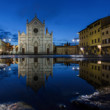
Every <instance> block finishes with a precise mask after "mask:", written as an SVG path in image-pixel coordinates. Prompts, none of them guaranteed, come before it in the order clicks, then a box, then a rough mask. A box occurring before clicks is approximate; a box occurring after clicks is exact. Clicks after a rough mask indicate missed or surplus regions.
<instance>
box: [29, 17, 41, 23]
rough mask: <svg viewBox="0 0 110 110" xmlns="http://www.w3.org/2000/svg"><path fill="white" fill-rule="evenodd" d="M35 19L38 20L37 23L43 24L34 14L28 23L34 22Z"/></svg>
mask: <svg viewBox="0 0 110 110" xmlns="http://www.w3.org/2000/svg"><path fill="white" fill-rule="evenodd" d="M35 21H36V22H39V24H41V25H43V23H42V22H41V21H40V20H39V19H38V18H37V17H36V16H35V17H34V18H33V19H32V20H31V21H30V22H29V23H28V24H29V25H30V24H33V23H35Z"/></svg>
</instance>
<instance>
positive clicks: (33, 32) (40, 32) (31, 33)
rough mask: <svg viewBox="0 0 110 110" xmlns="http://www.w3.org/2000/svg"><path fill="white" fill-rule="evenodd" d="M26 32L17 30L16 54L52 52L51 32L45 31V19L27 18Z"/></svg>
mask: <svg viewBox="0 0 110 110" xmlns="http://www.w3.org/2000/svg"><path fill="white" fill-rule="evenodd" d="M26 32H27V33H26V34H25V33H24V32H23V33H20V32H18V54H53V32H51V33H49V32H48V29H46V31H45V21H43V23H42V22H41V21H40V20H39V19H38V18H37V17H36V16H35V17H34V19H33V20H32V21H31V22H28V20H27V24H26Z"/></svg>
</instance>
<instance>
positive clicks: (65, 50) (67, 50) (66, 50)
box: [54, 44, 79, 55]
mask: <svg viewBox="0 0 110 110" xmlns="http://www.w3.org/2000/svg"><path fill="white" fill-rule="evenodd" d="M54 54H57V55H76V54H77V55H78V54H79V46H78V45H76V46H71V45H68V44H65V45H64V46H54Z"/></svg>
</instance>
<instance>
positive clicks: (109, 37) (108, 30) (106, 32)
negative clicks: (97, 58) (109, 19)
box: [102, 24, 110, 55]
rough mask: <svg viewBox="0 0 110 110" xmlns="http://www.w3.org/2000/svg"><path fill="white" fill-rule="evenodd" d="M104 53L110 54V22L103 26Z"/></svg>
mask: <svg viewBox="0 0 110 110" xmlns="http://www.w3.org/2000/svg"><path fill="white" fill-rule="evenodd" d="M102 54H103V55H110V24H108V25H106V26H103V27H102Z"/></svg>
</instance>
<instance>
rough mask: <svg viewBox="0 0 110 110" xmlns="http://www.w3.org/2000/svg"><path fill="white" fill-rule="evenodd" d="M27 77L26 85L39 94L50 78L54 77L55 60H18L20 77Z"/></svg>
mask: <svg viewBox="0 0 110 110" xmlns="http://www.w3.org/2000/svg"><path fill="white" fill-rule="evenodd" d="M24 76H26V85H27V86H28V87H30V88H32V89H33V90H34V91H35V92H37V91H38V90H39V89H40V88H41V87H42V86H45V81H46V80H48V77H49V76H51V77H53V58H21V59H18V77H19V78H20V77H24Z"/></svg>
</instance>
